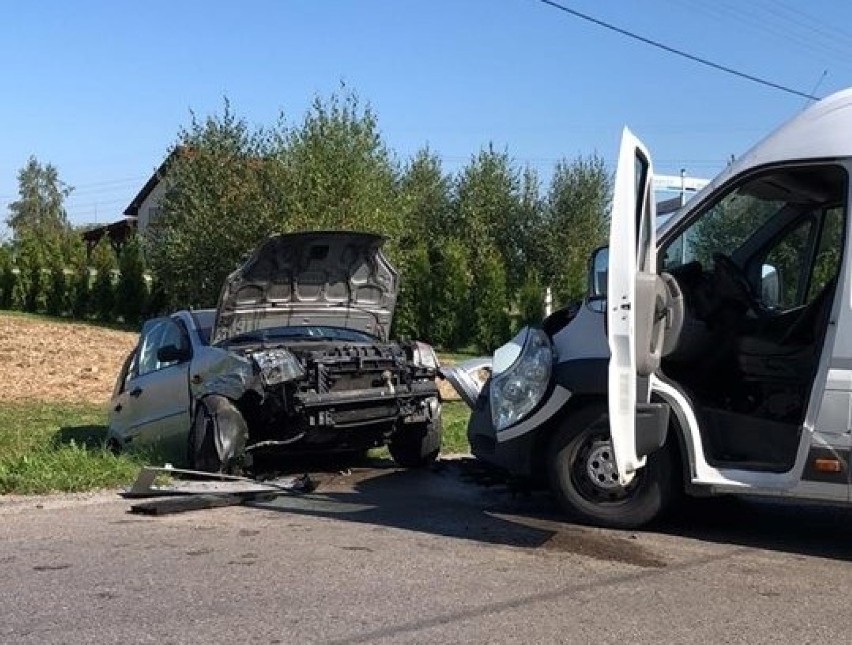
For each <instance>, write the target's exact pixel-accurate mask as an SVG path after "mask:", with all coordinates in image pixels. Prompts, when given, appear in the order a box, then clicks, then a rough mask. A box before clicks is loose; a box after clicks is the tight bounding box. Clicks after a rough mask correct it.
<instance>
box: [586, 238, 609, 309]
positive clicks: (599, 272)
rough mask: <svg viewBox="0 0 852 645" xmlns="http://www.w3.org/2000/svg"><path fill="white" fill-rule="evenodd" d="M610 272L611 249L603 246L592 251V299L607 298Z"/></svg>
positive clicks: (590, 274)
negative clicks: (607, 282)
mask: <svg viewBox="0 0 852 645" xmlns="http://www.w3.org/2000/svg"><path fill="white" fill-rule="evenodd" d="M608 270H609V247H608V246H601V247H598V248H597V249H595V250H594V251H592V257H591V260H590V261H589V292H588V294H587V295H588V296H589V297H590V298H606V281H607V272H608Z"/></svg>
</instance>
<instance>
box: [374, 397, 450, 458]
mask: <svg viewBox="0 0 852 645" xmlns="http://www.w3.org/2000/svg"><path fill="white" fill-rule="evenodd" d="M426 405H427V421H424V422H423V423H400V424H399V425H398V427H397V429H396V432H394V433H393V435H392V436H391V438H390V441H389V442H388V451H389V452H390V454H391V457H393V460H394V461H395V462H396V463H397V465H399V466H402V467H403V468H423V467H424V466H428V465H429V464H431V463H432V462H433V461H435V459H436V458H437V456H438V453H439V452H440V450H441V436H442V435H443V425H442V423H441V404H440V402H439V401H438V400H437V399H430V400H429V401H428V403H427V404H426Z"/></svg>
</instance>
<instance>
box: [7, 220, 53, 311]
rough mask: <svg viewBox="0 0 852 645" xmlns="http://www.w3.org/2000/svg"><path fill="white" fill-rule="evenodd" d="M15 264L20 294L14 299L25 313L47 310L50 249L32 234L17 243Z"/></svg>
mask: <svg viewBox="0 0 852 645" xmlns="http://www.w3.org/2000/svg"><path fill="white" fill-rule="evenodd" d="M15 254H16V258H15V264H16V265H17V267H18V285H16V286H17V291H18V294H17V295H16V296H15V297H14V298H13V299H14V300H16V301H17V302H18V304H19V305H20V307H21V308H22V309H23V310H24V311H29V312H33V313H35V312H39V311H44V310H45V308H46V304H47V303H46V298H47V288H48V272H47V271H46V269H47V261H46V260H47V257H49V255H48V254H49V249H48V248H46V245H45V244H44V243H43V240H40V239H39V238H38V237H36V236H35V235H34V234H32V233H27V234H26V235H25V236H24V237H22V238H21V239H19V240H17V241H16V244H15ZM14 291H15V289H13V293H14Z"/></svg>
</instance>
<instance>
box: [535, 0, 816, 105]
mask: <svg viewBox="0 0 852 645" xmlns="http://www.w3.org/2000/svg"><path fill="white" fill-rule="evenodd" d="M538 1H539V2H541V3H542V4H546V5H547V6H549V7H553V8H554V9H558V10H559V11H564V12H565V13H567V14H569V15H571V16H574V17H575V18H580V19H581V20H585V21H587V22H591V23H593V24H595V25H597V26H599V27H603V28H604V29H608V30H610V31H614V32H615V33H617V34H621V35H622V36H627V37H628V38H632V39H633V40H638V41H639V42H641V43H645V44H646V45H651V46H652V47H656V48H657V49H662V50H663V51H665V52H668V53H670V54H674V55H676V56H680V57H681V58H686V59H687V60H691V61H692V62H694V63H699V64H701V65H704V66H706V67H710V68H712V69H715V70H718V71H720V72H725V73H727V74H731V75H733V76H738V77H739V78H744V79H746V80H748V81H752V82H753V83H758V84H760V85H763V86H765V87H771V88H773V89H776V90H780V91H782V92H787V93H788V94H793V95H794V96H799V97H802V98H806V99H810V100H813V101H816V100H817V97H816V96H812V95H811V94H806V93H805V92H800V91H799V90H794V89H793V88H791V87H786V86H784V85H779V84H778V83H773V82H772V81H768V80H766V79H764V78H760V77H758V76H752V75H751V74H746V73H745V72H740V71H738V70H736V69H733V68H731V67H727V66H725V65H720V64H719V63H714V62H713V61H711V60H707V59H706V58H701V57H700V56H695V55H694V54H690V53H687V52H685V51H683V50H681V49H675V48H674V47H670V46H668V45H664V44H663V43H661V42H659V41H657V40H652V39H650V38H646V37H645V36H640V35H639V34H637V33H634V32H632V31H628V30H626V29H622V28H621V27H616V26H615V25H613V24H610V23H608V22H604V21H603V20H600V19H598V18H595V17H593V16H590V15H588V14H585V13H581V12H579V11H577V10H575V9H571V8H569V7H566V6H565V5H561V4H559V3H558V2H554V1H553V0H538Z"/></svg>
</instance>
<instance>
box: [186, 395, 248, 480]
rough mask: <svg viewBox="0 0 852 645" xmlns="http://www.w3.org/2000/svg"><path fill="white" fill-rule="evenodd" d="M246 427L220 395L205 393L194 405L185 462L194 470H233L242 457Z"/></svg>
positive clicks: (236, 467)
mask: <svg viewBox="0 0 852 645" xmlns="http://www.w3.org/2000/svg"><path fill="white" fill-rule="evenodd" d="M247 437H248V428H247V426H246V422H245V420H244V419H243V415H242V414H241V413H240V411H239V410H237V408H236V407H235V406H234V404H233V403H231V401H229V400H228V399H226V398H225V397H223V396H216V395H211V396H206V397H204V398H203V399H201V400H199V401H198V403H197V404H196V406H195V416H194V418H193V421H192V427H191V428H190V431H189V446H188V448H189V464H190V468H193V469H194V470H202V471H205V472H211V473H216V472H221V473H235V472H237V471H238V470H239V469H240V466H241V463H242V460H243V458H244V450H245V444H246V438H247Z"/></svg>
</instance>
